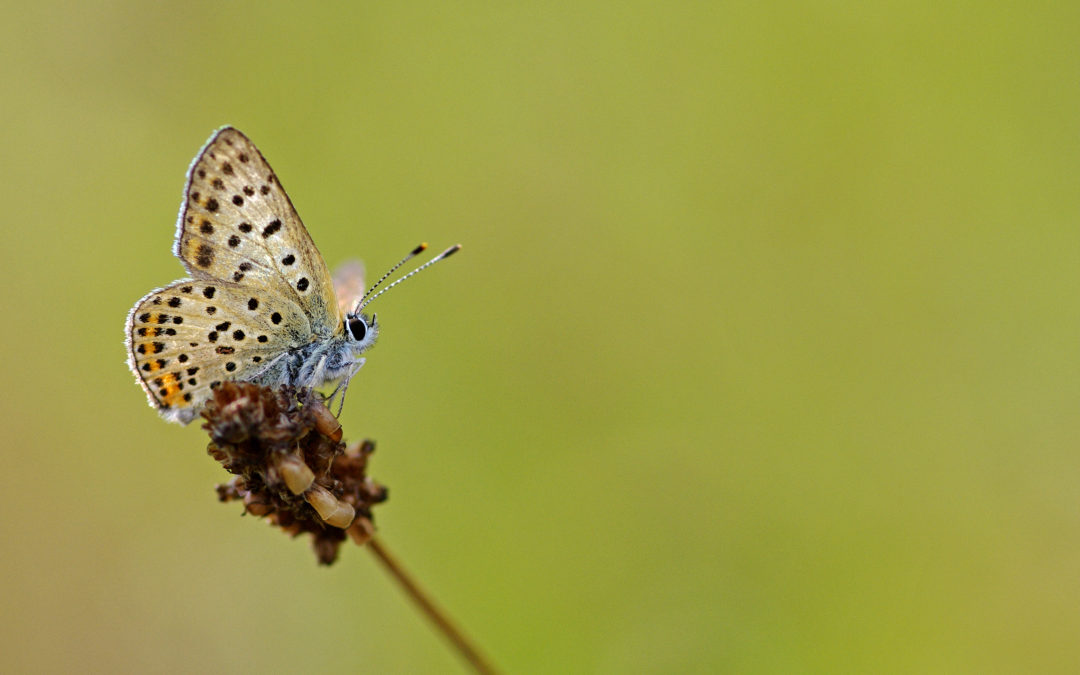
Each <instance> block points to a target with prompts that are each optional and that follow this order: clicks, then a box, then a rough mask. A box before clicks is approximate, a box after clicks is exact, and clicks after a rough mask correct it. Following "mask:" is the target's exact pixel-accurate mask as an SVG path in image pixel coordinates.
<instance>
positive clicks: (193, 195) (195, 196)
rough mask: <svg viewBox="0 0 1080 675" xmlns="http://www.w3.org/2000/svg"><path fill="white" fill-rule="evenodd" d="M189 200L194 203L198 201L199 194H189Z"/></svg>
mask: <svg viewBox="0 0 1080 675" xmlns="http://www.w3.org/2000/svg"><path fill="white" fill-rule="evenodd" d="M191 198H192V200H194V201H199V193H198V192H192V193H191Z"/></svg>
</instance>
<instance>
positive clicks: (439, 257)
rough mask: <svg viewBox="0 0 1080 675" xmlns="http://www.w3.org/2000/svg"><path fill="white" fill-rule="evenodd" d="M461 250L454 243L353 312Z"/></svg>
mask: <svg viewBox="0 0 1080 675" xmlns="http://www.w3.org/2000/svg"><path fill="white" fill-rule="evenodd" d="M421 250H422V249H421ZM460 250H461V244H454V245H453V246H451V247H450V248H448V249H446V250H445V251H443V252H442V253H440V254H439V255H437V256H435V257H434V258H432V259H431V260H429V261H427V262H426V263H424V264H423V265H421V266H420V267H417V268H416V269H414V270H413V271H412V272H409V273H408V274H406V275H405V276H403V277H401V278H400V279H398V280H397V281H395V282H394V283H392V284H390V285H389V286H387V287H386V288H384V289H382V290H381V291H379V292H378V293H376V294H375V295H373V296H371V297H370V298H368V299H367V300H362V301H361V302H360V304H359V306H357V308H356V311H355V312H353V313H354V314H357V313H359V312H360V310H362V309H364V308H365V307H367V306H368V305H370V304H371V303H372V302H375V298H377V297H379V296H380V295H382V294H383V293H385V292H387V291H388V290H390V289H391V288H393V287H394V286H397V285H398V284H400V283H401V282H403V281H405V280H406V279H408V278H409V277H411V276H414V275H416V274H419V273H421V272H423V271H424V270H426V269H427V268H429V267H431V266H432V265H434V264H435V263H437V262H439V261H440V260H446V259H447V258H449V257H450V256H452V255H454V254H455V253H457V252H458V251H460ZM406 260H408V258H406ZM380 281H381V280H380Z"/></svg>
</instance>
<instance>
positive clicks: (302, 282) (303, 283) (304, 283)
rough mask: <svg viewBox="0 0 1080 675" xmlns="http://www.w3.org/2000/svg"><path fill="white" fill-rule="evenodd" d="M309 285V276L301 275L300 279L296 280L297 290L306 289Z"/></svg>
mask: <svg viewBox="0 0 1080 675" xmlns="http://www.w3.org/2000/svg"><path fill="white" fill-rule="evenodd" d="M307 287H308V280H307V277H300V281H297V282H296V290H298V291H306V290H307Z"/></svg>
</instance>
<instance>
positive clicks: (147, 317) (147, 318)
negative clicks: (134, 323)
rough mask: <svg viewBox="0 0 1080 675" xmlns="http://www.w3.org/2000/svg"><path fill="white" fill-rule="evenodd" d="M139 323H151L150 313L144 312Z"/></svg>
mask: <svg viewBox="0 0 1080 675" xmlns="http://www.w3.org/2000/svg"><path fill="white" fill-rule="evenodd" d="M139 323H150V312H144V313H142V314H140V315H139Z"/></svg>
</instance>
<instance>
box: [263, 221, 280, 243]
mask: <svg viewBox="0 0 1080 675" xmlns="http://www.w3.org/2000/svg"><path fill="white" fill-rule="evenodd" d="M280 229H281V221H280V220H278V219H276V218H275V219H274V220H271V221H270V224H269V225H267V226H266V227H264V228H263V231H262V236H263V239H267V238H269V237H270V235H272V234H273V233H275V232H277V231H278V230H280Z"/></svg>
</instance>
